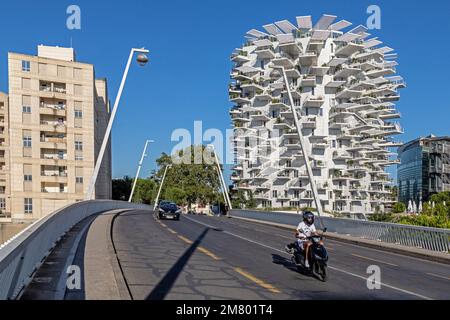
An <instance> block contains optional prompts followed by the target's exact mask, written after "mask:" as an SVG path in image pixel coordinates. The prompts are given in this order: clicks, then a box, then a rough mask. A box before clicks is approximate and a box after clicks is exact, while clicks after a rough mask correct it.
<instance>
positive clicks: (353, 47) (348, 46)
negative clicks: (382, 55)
mask: <svg viewBox="0 0 450 320" xmlns="http://www.w3.org/2000/svg"><path fill="white" fill-rule="evenodd" d="M363 49H364V44H362V43H355V42H348V43H344V44H343V45H340V46H338V47H337V48H336V56H343V57H349V56H351V55H352V54H354V53H355V52H358V51H361V50H363Z"/></svg>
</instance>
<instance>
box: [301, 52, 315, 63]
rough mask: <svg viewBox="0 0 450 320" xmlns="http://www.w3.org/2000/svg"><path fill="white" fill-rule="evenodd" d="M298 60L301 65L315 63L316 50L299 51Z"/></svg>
mask: <svg viewBox="0 0 450 320" xmlns="http://www.w3.org/2000/svg"><path fill="white" fill-rule="evenodd" d="M298 59H299V62H300V64H301V65H302V66H311V65H315V64H317V52H316V51H312V50H310V51H306V52H304V53H301V54H300V55H299V57H298Z"/></svg>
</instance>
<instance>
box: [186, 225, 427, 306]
mask: <svg viewBox="0 0 450 320" xmlns="http://www.w3.org/2000/svg"><path fill="white" fill-rule="evenodd" d="M186 219H187V220H190V221H192V222H194V223H198V224H201V225H203V226H205V227H208V228H213V229H215V228H216V227H213V226H211V225H208V224H206V223H203V222H200V221H196V220H194V219H192V218H188V217H186ZM223 233H226V234H229V235H231V236H234V237H237V238H239V239H242V240H245V241H248V242H251V243H254V244H257V245H259V246H261V247H265V248H268V249H271V250H274V251H278V252H281V253H283V254H285V255H289V256H290V254H288V253H286V252H285V251H283V250H280V249H277V248H274V247H271V246H268V245H265V244H262V243H260V242H257V241H253V240H251V239H248V238H245V237H242V236H239V235H236V234H234V233H231V232H228V231H225V230H224V231H223ZM328 268H329V269H332V270H335V271H338V272H341V273H344V274H346V275H349V276H353V277H355V278H359V279H362V280H364V281H367V277H365V276H360V275H357V274H355V273H352V272H348V271H345V270H342V269H339V268H335V267H332V266H330V265H328ZM377 283H378V282H377ZM379 284H380V285H382V286H385V287H386V288H390V289H392V290H396V291H399V292H402V293H406V294H409V295H412V296H415V297H418V298H421V299H424V300H433V299H432V298H430V297H427V296H424V295H421V294H418V293H415V292H412V291H408V290H405V289H401V288H398V287H394V286H391V285H389V284H386V283H383V282H379Z"/></svg>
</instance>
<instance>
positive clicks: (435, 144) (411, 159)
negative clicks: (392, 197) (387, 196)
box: [397, 136, 450, 204]
mask: <svg viewBox="0 0 450 320" xmlns="http://www.w3.org/2000/svg"><path fill="white" fill-rule="evenodd" d="M398 156H399V159H400V164H399V165H398V168H397V179H398V191H399V201H400V202H403V203H405V204H408V202H409V201H410V200H411V201H415V202H416V203H419V201H427V200H428V199H429V197H430V196H431V195H432V194H434V193H438V192H443V191H450V137H434V136H429V137H426V138H418V139H416V140H413V141H410V142H408V143H406V144H404V145H403V146H402V147H400V148H399V151H398Z"/></svg>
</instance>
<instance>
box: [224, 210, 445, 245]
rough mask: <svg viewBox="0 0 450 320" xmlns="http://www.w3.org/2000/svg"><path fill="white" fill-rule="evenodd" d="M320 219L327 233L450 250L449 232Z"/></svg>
mask: <svg viewBox="0 0 450 320" xmlns="http://www.w3.org/2000/svg"><path fill="white" fill-rule="evenodd" d="M229 214H230V216H236V217H241V218H248V219H254V220H262V221H266V222H272V223H279V224H284V225H289V226H292V227H294V228H295V227H296V226H297V225H298V223H299V222H300V220H301V216H300V215H299V214H295V213H283V212H265V211H250V210H232V211H230V212H229ZM320 219H321V220H322V222H323V225H324V226H325V227H327V229H328V232H335V233H338V234H343V235H349V236H352V237H358V238H363V239H368V240H375V241H380V242H386V243H394V244H399V245H403V246H408V247H413V248H421V249H427V250H430V251H437V252H445V253H449V251H450V229H438V228H428V227H419V226H409V225H402V224H395V223H384V222H375V221H364V220H352V219H343V218H331V217H321V218H320ZM317 225H318V226H320V225H321V224H320V223H318V224H317Z"/></svg>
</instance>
